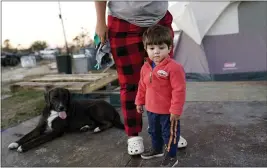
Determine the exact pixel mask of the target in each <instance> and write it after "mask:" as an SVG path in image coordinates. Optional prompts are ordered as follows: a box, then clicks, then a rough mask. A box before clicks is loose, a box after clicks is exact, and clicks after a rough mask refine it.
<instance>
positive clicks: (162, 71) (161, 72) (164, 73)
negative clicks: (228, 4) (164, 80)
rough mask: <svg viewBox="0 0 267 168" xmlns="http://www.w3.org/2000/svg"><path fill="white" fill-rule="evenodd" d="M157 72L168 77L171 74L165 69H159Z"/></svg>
mask: <svg viewBox="0 0 267 168" xmlns="http://www.w3.org/2000/svg"><path fill="white" fill-rule="evenodd" d="M157 74H158V75H159V76H162V77H168V76H169V74H168V72H166V71H164V70H158V71H157Z"/></svg>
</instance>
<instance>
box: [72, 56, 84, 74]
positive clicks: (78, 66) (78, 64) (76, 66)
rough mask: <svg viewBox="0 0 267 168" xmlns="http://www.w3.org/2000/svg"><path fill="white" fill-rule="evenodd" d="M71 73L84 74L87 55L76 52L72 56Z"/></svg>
mask: <svg viewBox="0 0 267 168" xmlns="http://www.w3.org/2000/svg"><path fill="white" fill-rule="evenodd" d="M72 57H73V59H72V64H73V69H72V70H73V73H74V74H84V73H88V57H86V56H85V54H76V55H73V56H72Z"/></svg>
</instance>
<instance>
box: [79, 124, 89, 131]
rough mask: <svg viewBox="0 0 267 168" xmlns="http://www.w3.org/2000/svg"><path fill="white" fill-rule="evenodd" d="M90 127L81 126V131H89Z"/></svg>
mask: <svg viewBox="0 0 267 168" xmlns="http://www.w3.org/2000/svg"><path fill="white" fill-rule="evenodd" d="M89 129H90V127H89V126H88V125H85V126H83V127H82V128H80V131H81V132H86V131H88V130H89Z"/></svg>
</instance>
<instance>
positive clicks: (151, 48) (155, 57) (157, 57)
mask: <svg viewBox="0 0 267 168" xmlns="http://www.w3.org/2000/svg"><path fill="white" fill-rule="evenodd" d="M170 49H171V46H170V47H168V46H167V44H165V43H163V44H161V45H147V47H146V51H147V55H148V57H149V58H150V59H151V60H152V61H153V62H154V63H155V64H156V65H158V64H159V63H160V62H161V61H162V60H164V58H166V57H168V56H169V53H170Z"/></svg>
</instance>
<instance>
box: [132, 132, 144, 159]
mask: <svg viewBox="0 0 267 168" xmlns="http://www.w3.org/2000/svg"><path fill="white" fill-rule="evenodd" d="M143 152H144V144H143V138H142V137H140V136H134V137H130V138H129V139H128V154H129V155H139V154H141V153H143Z"/></svg>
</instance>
